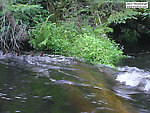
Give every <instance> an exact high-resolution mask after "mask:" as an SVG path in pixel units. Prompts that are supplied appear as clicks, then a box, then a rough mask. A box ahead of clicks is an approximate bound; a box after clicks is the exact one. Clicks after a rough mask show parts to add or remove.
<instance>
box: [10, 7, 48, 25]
mask: <svg viewBox="0 0 150 113" xmlns="http://www.w3.org/2000/svg"><path fill="white" fill-rule="evenodd" d="M10 11H11V12H12V13H13V15H14V17H15V18H16V19H17V20H18V22H20V21H21V22H23V24H26V25H30V26H35V25H36V24H37V23H38V22H44V21H45V19H46V18H47V16H48V11H47V10H44V9H43V8H42V7H41V5H27V4H15V5H12V6H11V7H10Z"/></svg>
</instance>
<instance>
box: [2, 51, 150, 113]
mask: <svg viewBox="0 0 150 113" xmlns="http://www.w3.org/2000/svg"><path fill="white" fill-rule="evenodd" d="M0 54H1V52H0ZM0 68H1V70H0V113H149V112H150V107H149V98H150V96H149V94H148V93H146V92H144V91H140V90H136V89H134V88H132V87H128V86H126V85H125V84H122V83H120V82H118V81H116V80H115V78H116V76H117V75H118V74H119V73H123V72H122V71H121V70H120V71H121V72H120V71H118V70H117V69H113V68H111V67H108V66H103V65H93V64H86V63H83V62H81V61H79V60H76V59H73V58H68V57H64V56H59V55H47V54H44V56H43V57H40V56H34V57H31V56H29V55H21V56H16V55H13V54H6V55H1V56H0Z"/></svg>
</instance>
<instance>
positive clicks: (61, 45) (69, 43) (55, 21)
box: [0, 0, 150, 65]
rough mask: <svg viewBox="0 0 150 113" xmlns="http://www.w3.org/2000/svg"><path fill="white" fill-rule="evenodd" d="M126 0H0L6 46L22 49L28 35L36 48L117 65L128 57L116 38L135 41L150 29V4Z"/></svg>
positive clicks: (15, 49) (5, 47)
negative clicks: (138, 6) (144, 6)
mask: <svg viewBox="0 0 150 113" xmlns="http://www.w3.org/2000/svg"><path fill="white" fill-rule="evenodd" d="M132 1H133V0H132ZM135 1H141V0H135ZM125 2H126V0H124V1H121V0H113V1H111V0H110V1H105V0H92V1H91V0H47V1H45V0H32V1H31V0H15V1H12V2H10V1H6V0H5V1H4V0H1V12H0V17H1V21H0V23H1V30H0V39H1V49H4V50H6V51H7V50H11V51H18V50H20V49H21V48H22V47H23V46H22V43H23V44H24V42H25V41H29V42H30V44H31V45H32V47H33V48H34V49H36V50H44V51H45V50H47V51H51V52H53V53H55V54H62V55H66V56H74V57H77V58H84V59H85V60H87V61H90V62H99V63H102V64H106V65H114V64H115V63H116V62H118V61H119V59H121V58H123V57H124V55H123V52H122V49H121V46H119V45H118V44H116V43H115V42H114V41H113V40H114V39H115V40H116V41H117V42H119V43H122V44H123V43H135V42H137V40H138V39H140V38H141V37H142V36H148V35H149V32H150V31H149V30H148V29H149V24H150V23H149V22H150V21H149V20H150V13H149V12H150V10H149V9H126V8H125ZM141 21H142V22H141ZM139 22H141V23H140V25H138V26H139V28H137V27H136V26H137V24H139ZM133 23H134V24H133ZM140 26H141V27H140ZM143 34H144V35H143ZM110 37H111V38H110Z"/></svg>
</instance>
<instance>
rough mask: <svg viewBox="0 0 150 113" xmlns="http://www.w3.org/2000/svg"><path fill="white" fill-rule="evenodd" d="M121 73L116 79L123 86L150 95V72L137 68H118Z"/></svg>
mask: <svg viewBox="0 0 150 113" xmlns="http://www.w3.org/2000/svg"><path fill="white" fill-rule="evenodd" d="M118 70H119V71H121V72H120V73H119V74H118V75H117V76H116V78H115V80H117V81H119V82H120V83H122V84H125V85H127V86H129V87H131V88H135V89H137V90H140V91H144V92H146V93H150V72H149V71H145V70H142V69H139V68H137V67H129V66H124V67H122V68H120V67H118Z"/></svg>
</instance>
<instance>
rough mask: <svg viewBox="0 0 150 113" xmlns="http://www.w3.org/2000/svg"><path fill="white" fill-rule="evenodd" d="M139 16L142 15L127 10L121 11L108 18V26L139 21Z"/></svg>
mask: <svg viewBox="0 0 150 113" xmlns="http://www.w3.org/2000/svg"><path fill="white" fill-rule="evenodd" d="M139 14H141V13H140V12H137V11H133V10H131V9H125V10H124V11H120V12H118V13H115V14H112V15H110V17H109V18H108V21H107V24H110V23H115V24H121V23H126V20H127V19H137V17H136V15H139Z"/></svg>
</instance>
